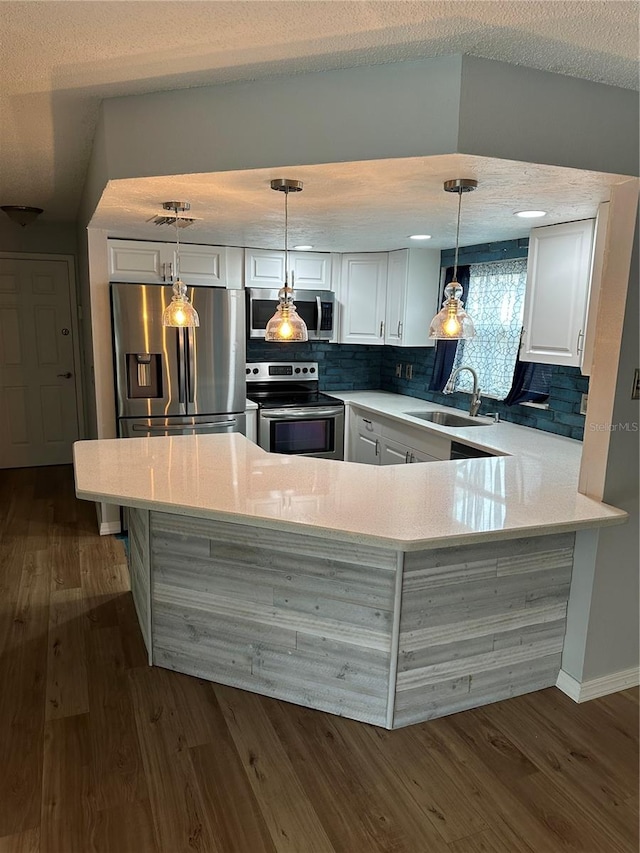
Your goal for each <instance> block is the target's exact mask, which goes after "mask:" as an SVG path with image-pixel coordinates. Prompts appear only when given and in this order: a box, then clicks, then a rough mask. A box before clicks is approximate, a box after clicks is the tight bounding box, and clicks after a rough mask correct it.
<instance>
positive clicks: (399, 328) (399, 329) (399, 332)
mask: <svg viewBox="0 0 640 853" xmlns="http://www.w3.org/2000/svg"><path fill="white" fill-rule="evenodd" d="M398 337H399V338H401V337H402V320H399V321H398Z"/></svg>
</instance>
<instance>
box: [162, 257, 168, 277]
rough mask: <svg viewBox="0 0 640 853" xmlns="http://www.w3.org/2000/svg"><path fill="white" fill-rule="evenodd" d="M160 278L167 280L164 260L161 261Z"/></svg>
mask: <svg viewBox="0 0 640 853" xmlns="http://www.w3.org/2000/svg"><path fill="white" fill-rule="evenodd" d="M162 280H163V281H166V280H167V265H166V264H165V262H164V261H163V262H162Z"/></svg>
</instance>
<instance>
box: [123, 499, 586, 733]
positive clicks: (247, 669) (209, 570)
mask: <svg viewBox="0 0 640 853" xmlns="http://www.w3.org/2000/svg"><path fill="white" fill-rule="evenodd" d="M131 523H132V531H131V537H132V541H134V542H137V543H138V545H136V547H135V548H134V549H132V553H131V560H132V574H135V577H136V578H137V582H138V583H139V585H140V587H141V589H146V588H150V611H151V630H152V652H153V663H154V664H156V665H158V666H162V667H166V668H168V669H173V670H177V671H180V672H184V673H187V674H188V675H193V676H197V677H200V678H205V679H208V680H210V681H214V682H218V683H221V684H227V685H230V686H232V687H239V688H242V689H244V690H249V691H252V692H255V693H261V694H264V695H266V696H273V697H276V698H279V699H284V700H286V701H289V702H294V703H296V704H298V705H304V706H307V707H311V708H317V709H319V710H323V711H328V712H330V713H333V714H338V715H340V716H345V717H351V718H352V719H355V720H360V721H364V722H368V723H372V724H373V725H377V726H383V727H386V728H398V727H400V726H405V725H409V724H412V723H416V722H419V721H422V720H427V719H431V718H433V717H441V716H444V715H446V714H451V713H455V712H456V711H460V710H463V709H466V708H471V707H475V706H478V705H483V704H487V703H489V702H494V701H497V700H499V699H504V698H507V697H510V696H515V695H517V694H520V693H527V692H530V691H532V690H538V689H540V688H543V687H548V686H550V685H553V684H555V681H556V678H557V675H558V672H559V669H560V656H561V651H562V643H563V638H564V631H565V618H566V609H567V600H568V595H569V584H570V580H571V571H572V565H573V545H574V534H555V535H547V536H537V537H527V538H521V539H513V540H506V541H489V542H486V543H481V544H476V545H468V546H457V547H456V546H453V547H451V548H438V549H430V550H425V551H414V552H408V553H404V552H402V551H396V550H393V549H385V548H380V547H377V546H372V545H367V544H357V543H346V542H336V541H332V540H331V539H330V538H329V537H327V536H324V537H320V536H318V537H315V536H308V535H306V534H298V533H291V532H288V533H286V534H285V533H282V532H280V531H275V530H269V529H266V528H260V527H255V526H253V525H243V524H233V523H228V522H222V521H216V520H213V519H203V518H193V517H189V516H184V515H174V514H169V513H162V512H154V511H152V512H150V513H149V515H148V519H147V515H146V514H145V513H141V512H135V513H132V514H131ZM145 537H148V540H149V543H150V547H149V549H148V551H147V550H146V549H145V548H144V547H141V543H144V541H145ZM145 560H146V567H145V568H144V571H146V572H147V574H148V577H149V578H150V583H149V584H148V585H147V584H145V583H144V581H143V578H142V575H143V573H144V572H143V566H142V563H143V562H144V561H145ZM138 610H139V615H145V616H146V614H145V613H144V610H143V607H139V608H138ZM147 624H148V623H147Z"/></svg>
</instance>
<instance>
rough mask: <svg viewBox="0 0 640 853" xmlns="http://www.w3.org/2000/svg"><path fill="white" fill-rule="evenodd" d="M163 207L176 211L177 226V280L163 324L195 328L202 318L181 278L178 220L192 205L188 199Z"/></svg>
mask: <svg viewBox="0 0 640 853" xmlns="http://www.w3.org/2000/svg"><path fill="white" fill-rule="evenodd" d="M162 207H163V208H164V209H165V210H172V211H173V212H174V214H175V220H174V221H175V226H176V280H175V281H174V283H173V296H172V297H171V302H170V303H169V304H168V305H167V307H166V308H165V309H164V313H163V315H162V325H163V326H171V327H173V328H177V329H188V328H194V327H195V326H199V325H200V318H199V317H198V312H197V311H196V309H195V308H194V307H193V305H192V304H191V302H190V301H189V297H188V296H187V285H186V284H185V283H184V282H183V281H182V279H181V278H180V223H179V221H178V214H179V213H184V212H185V211H186V210H189V209H190V208H191V205H190V204H189V202H187V201H165V202H164V204H163V205H162Z"/></svg>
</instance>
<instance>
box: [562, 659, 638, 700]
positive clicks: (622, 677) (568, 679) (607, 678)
mask: <svg viewBox="0 0 640 853" xmlns="http://www.w3.org/2000/svg"><path fill="white" fill-rule="evenodd" d="M639 683H640V670H639V669H638V668H637V667H632V668H631V669H623V670H622V671H621V672H613V673H611V675H603V676H601V677H600V678H593V679H592V680H591V681H576V679H575V678H573V676H571V675H569V674H568V673H567V672H565V671H564V670H563V669H561V670H560V672H559V673H558V680H557V681H556V687H557V688H558V690H562V692H563V693H566V695H567V696H568V697H569V698H570V699H573V701H574V702H588V701H589V699H597V698H598V697H599V696H608V695H609V694H610V693H617V692H618V691H619V690H626V689H627V688H628V687H637V686H638V684H639Z"/></svg>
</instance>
